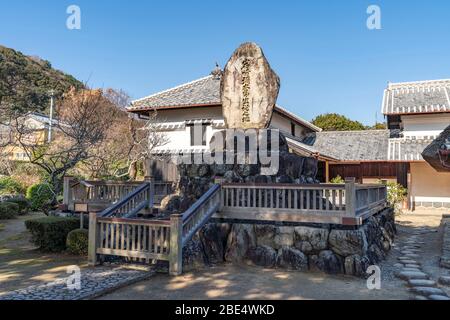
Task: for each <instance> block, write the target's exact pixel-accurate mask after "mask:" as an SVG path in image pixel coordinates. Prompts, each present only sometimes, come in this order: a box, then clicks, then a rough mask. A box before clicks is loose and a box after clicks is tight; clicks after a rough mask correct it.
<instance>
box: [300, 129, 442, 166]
mask: <svg viewBox="0 0 450 320" xmlns="http://www.w3.org/2000/svg"><path fill="white" fill-rule="evenodd" d="M397 135H398V132H395V131H393V130H367V131H327V132H317V133H314V134H310V135H309V136H308V137H306V138H305V139H304V140H303V143H305V144H308V145H310V146H311V147H312V148H314V149H315V150H318V152H319V153H320V154H323V155H326V156H328V157H333V158H335V159H338V160H339V161H405V162H407V161H423V158H422V155H421V153H422V152H423V150H424V149H425V148H426V147H427V146H428V145H429V144H430V143H431V142H432V141H433V139H434V137H431V136H430V137H405V138H392V137H394V136H397Z"/></svg>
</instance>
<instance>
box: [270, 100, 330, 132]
mask: <svg viewBox="0 0 450 320" xmlns="http://www.w3.org/2000/svg"><path fill="white" fill-rule="evenodd" d="M275 107H276V108H278V109H280V110H281V111H284V112H286V113H288V114H289V115H290V116H291V117H293V118H295V119H296V120H298V122H300V123H302V124H304V125H305V126H307V127H309V128H310V129H313V130H315V131H317V132H321V131H322V128H319V127H318V126H316V125H315V124H313V123H312V122H310V121H308V120H306V119H303V118H302V117H300V116H298V115H296V114H295V113H293V112H291V111H289V110H287V109H286V108H284V107H282V106H280V105H279V104H276V105H275Z"/></svg>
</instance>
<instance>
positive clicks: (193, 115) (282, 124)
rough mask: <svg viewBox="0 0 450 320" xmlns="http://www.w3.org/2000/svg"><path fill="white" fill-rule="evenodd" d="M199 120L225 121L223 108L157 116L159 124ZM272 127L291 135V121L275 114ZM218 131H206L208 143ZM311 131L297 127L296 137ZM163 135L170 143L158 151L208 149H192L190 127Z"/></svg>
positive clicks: (175, 112)
mask: <svg viewBox="0 0 450 320" xmlns="http://www.w3.org/2000/svg"><path fill="white" fill-rule="evenodd" d="M198 119H212V120H223V116H222V107H220V106H218V107H205V108H186V109H173V110H161V111H158V114H157V122H158V123H164V124H168V123H171V122H173V123H179V122H185V121H186V120H198ZM270 125H271V127H273V128H277V129H280V130H282V131H285V132H287V133H289V134H290V133H291V120H290V119H288V118H286V117H284V116H282V115H280V114H278V113H276V112H274V114H273V116H272V122H271V124H270ZM216 131H218V129H214V128H212V127H210V126H209V127H208V128H207V131H206V141H207V143H209V141H210V140H211V138H212V136H213V135H214V133H215V132H216ZM309 131H311V130H310V129H308V128H305V127H303V126H299V125H296V128H295V135H296V136H297V137H303V136H304V135H305V134H306V132H309ZM161 133H162V134H164V135H165V136H166V137H167V140H169V142H168V143H167V144H165V145H164V146H162V147H159V148H157V149H158V150H174V149H176V150H179V149H191V148H193V149H197V150H198V149H202V148H207V147H202V146H194V147H191V146H190V143H191V137H190V130H189V128H188V127H186V128H183V129H181V128H179V129H175V130H173V129H171V130H161Z"/></svg>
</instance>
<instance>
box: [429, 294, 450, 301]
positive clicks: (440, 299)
mask: <svg viewBox="0 0 450 320" xmlns="http://www.w3.org/2000/svg"><path fill="white" fill-rule="evenodd" d="M429 298H430V300H439V301H448V300H450V298H449V297H447V296H442V295H439V294H432V295H431V296H430V297H429Z"/></svg>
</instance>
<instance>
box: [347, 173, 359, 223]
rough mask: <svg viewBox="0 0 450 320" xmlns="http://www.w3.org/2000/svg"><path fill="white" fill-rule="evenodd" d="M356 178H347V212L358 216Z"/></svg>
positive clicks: (348, 214)
mask: <svg viewBox="0 0 450 320" xmlns="http://www.w3.org/2000/svg"><path fill="white" fill-rule="evenodd" d="M355 182H356V178H345V213H346V216H347V217H356V186H355Z"/></svg>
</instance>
